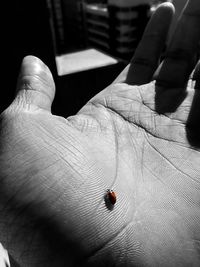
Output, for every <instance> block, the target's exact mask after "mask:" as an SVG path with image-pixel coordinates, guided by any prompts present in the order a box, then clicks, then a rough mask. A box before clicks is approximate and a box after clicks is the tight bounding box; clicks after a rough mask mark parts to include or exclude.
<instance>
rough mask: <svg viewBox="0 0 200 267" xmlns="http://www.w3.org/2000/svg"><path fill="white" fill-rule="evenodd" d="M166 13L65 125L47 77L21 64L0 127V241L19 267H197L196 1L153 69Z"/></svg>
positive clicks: (31, 62) (41, 68) (38, 67)
mask: <svg viewBox="0 0 200 267" xmlns="http://www.w3.org/2000/svg"><path fill="white" fill-rule="evenodd" d="M173 12H174V10H173V6H172V5H171V4H169V3H168V4H163V5H161V6H160V8H159V9H158V10H157V11H156V13H155V15H154V16H153V18H152V20H151V21H150V24H149V25H148V27H147V29H146V32H145V34H144V36H143V39H142V40H141V43H140V45H139V47H138V49H137V51H136V53H135V56H134V58H133V59H132V61H131V63H130V65H129V66H127V68H126V69H125V70H124V71H123V72H122V73H121V75H120V76H119V77H118V78H117V79H116V80H115V81H114V82H113V84H111V85H110V86H109V87H108V88H106V89H105V90H103V91H102V92H100V93H99V94H98V95H96V96H95V97H94V98H93V99H91V100H90V101H89V102H88V103H87V104H86V105H85V106H84V107H83V108H82V109H81V110H80V111H79V112H78V114H76V115H75V116H72V117H69V118H67V119H66V118H63V117H58V116H56V115H53V114H51V104H52V101H53V98H54V94H55V86H54V82H53V79H52V76H51V73H50V71H49V69H48V67H47V66H45V65H44V63H43V62H41V61H40V59H38V58H36V57H33V56H27V57H25V58H24V60H23V62H22V69H21V73H20V75H19V82H18V86H17V92H16V98H15V99H14V101H13V103H12V104H11V105H10V106H9V107H8V108H7V109H6V110H5V111H4V112H3V113H2V114H1V121H0V135H1V137H0V140H1V141H0V185H1V186H0V240H1V242H2V244H3V246H4V247H5V248H6V249H7V250H8V251H9V253H10V254H11V255H12V257H13V258H14V259H15V260H16V262H18V263H19V264H20V265H21V266H25V267H27V266H28V267H29V266H30V267H32V266H37V267H38V266H43V267H44V266H47V267H54V266H60V267H62V266H86V267H88V266H97V267H98V266H101V267H104V266H117V267H119V266H128V267H129V266H131V267H132V266H170V267H171V266H200V246H199V244H200V175H199V174H200V134H199V117H200V111H199V106H200V95H199V90H198V89H199V87H198V84H199V82H198V79H199V72H198V69H199V67H198V66H197V68H196V69H195V75H194V77H195V80H196V81H194V80H190V79H189V76H190V74H191V72H192V70H193V69H194V67H195V64H196V52H197V47H198V42H199V39H200V15H199V14H200V6H199V1H198V0H191V1H189V3H188V6H187V7H186V9H185V11H184V13H183V15H182V17H181V19H180V21H179V23H178V26H177V30H176V32H175V35H174V36H173V38H172V41H171V43H170V45H169V47H168V50H167V53H166V57H165V59H164V61H163V62H162V63H161V65H159V67H158V64H159V57H160V54H161V52H162V48H163V46H164V44H165V41H166V36H167V32H168V28H169V25H170V22H171V19H172V16H173ZM157 67H158V68H157ZM77 90H78V88H77ZM66 104H67V100H66ZM108 188H112V189H113V190H114V191H115V192H116V195H117V201H116V203H115V205H114V207H113V208H112V209H110V207H109V206H108V205H106V202H105V195H106V193H107V189H108Z"/></svg>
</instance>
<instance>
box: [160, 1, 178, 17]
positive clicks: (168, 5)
mask: <svg viewBox="0 0 200 267" xmlns="http://www.w3.org/2000/svg"><path fill="white" fill-rule="evenodd" d="M162 13H163V15H164V14H165V16H166V13H167V14H168V15H169V16H171V17H173V16H174V14H175V7H174V5H173V4H172V2H164V3H162V4H160V5H159V6H158V7H157V9H156V11H155V15H159V16H160V15H162Z"/></svg>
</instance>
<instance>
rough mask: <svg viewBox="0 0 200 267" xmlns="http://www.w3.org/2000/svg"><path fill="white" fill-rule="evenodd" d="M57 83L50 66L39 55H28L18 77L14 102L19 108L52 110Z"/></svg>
mask: <svg viewBox="0 0 200 267" xmlns="http://www.w3.org/2000/svg"><path fill="white" fill-rule="evenodd" d="M54 95H55V84H54V80H53V76H52V74H51V71H50V70H49V68H48V67H47V66H46V65H45V64H44V63H43V62H42V61H41V60H40V59H39V58H37V57H35V56H26V57H25V58H24V59H23V61H22V65H21V71H20V74H19V77H18V82H17V90H16V97H15V100H14V104H16V105H17V106H18V108H25V109H29V110H31V109H35V108H36V109H37V108H40V109H44V110H47V111H51V105H52V102H53V99H54Z"/></svg>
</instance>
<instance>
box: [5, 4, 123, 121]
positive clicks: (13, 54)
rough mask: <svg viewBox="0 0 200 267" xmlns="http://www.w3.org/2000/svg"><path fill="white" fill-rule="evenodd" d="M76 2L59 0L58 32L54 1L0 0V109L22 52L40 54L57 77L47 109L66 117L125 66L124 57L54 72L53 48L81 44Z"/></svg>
mask: <svg viewBox="0 0 200 267" xmlns="http://www.w3.org/2000/svg"><path fill="white" fill-rule="evenodd" d="M59 1H61V0H59ZM59 1H58V2H59ZM77 2H78V0H66V1H64V0H63V1H61V8H62V23H63V33H62V32H60V31H59V29H58V25H56V22H55V20H54V17H55V14H54V11H52V9H51V8H52V5H53V4H52V3H54V4H55V3H56V1H53V0H12V2H10V1H4V2H3V3H2V13H5V17H4V16H3V14H2V16H3V17H4V19H3V22H2V24H1V25H2V41H3V45H4V48H3V49H2V58H1V63H2V64H1V66H2V72H1V73H2V75H1V84H2V86H1V95H0V112H2V111H3V110H4V109H5V108H7V107H8V105H9V104H10V103H11V102H12V100H13V98H14V94H15V88H16V83H17V77H18V73H19V70H20V65H21V62H22V59H23V57H25V56H26V55H34V56H37V57H39V58H40V59H41V60H42V61H43V62H44V63H45V64H47V66H48V67H49V68H50V70H51V71H52V74H53V76H54V80H55V83H56V97H55V101H54V103H53V107H52V112H53V113H54V114H57V115H62V116H65V117H67V116H69V115H73V114H75V113H76V112H77V111H78V110H79V109H80V108H81V107H82V106H83V105H84V104H85V103H86V102H87V101H88V100H89V99H90V98H91V97H93V96H94V95H95V94H96V93H97V92H99V91H100V90H102V89H104V88H105V87H106V86H108V85H109V84H110V83H111V82H112V81H113V80H114V79H115V78H116V76H117V75H118V74H119V73H120V72H121V70H122V69H123V68H124V67H125V65H126V62H125V61H124V60H119V63H118V64H116V65H113V66H108V67H104V68H98V69H93V70H90V71H85V72H80V73H76V74H72V75H65V76H58V75H57V70H56V64H55V56H56V55H57V54H62V53H67V52H70V51H72V50H74V49H75V50H76V49H84V48H85V47H84V42H81V40H83V38H84V36H83V35H82V34H81V31H80V30H81V28H80V26H81V23H79V22H78V21H79V19H80V18H79V13H78V12H79V11H78V10H77ZM53 10H54V9H53ZM57 23H59V22H57ZM59 38H60V39H59ZM58 39H59V40H58ZM58 42H59V44H58Z"/></svg>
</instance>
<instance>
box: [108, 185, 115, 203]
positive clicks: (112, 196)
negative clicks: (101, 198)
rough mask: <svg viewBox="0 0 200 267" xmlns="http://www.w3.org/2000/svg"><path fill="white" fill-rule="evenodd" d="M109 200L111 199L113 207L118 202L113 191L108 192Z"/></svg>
mask: <svg viewBox="0 0 200 267" xmlns="http://www.w3.org/2000/svg"><path fill="white" fill-rule="evenodd" d="M107 198H108V199H109V201H110V203H111V204H112V205H115V203H116V200H117V196H116V194H115V192H114V191H113V190H111V189H108V190H107Z"/></svg>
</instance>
